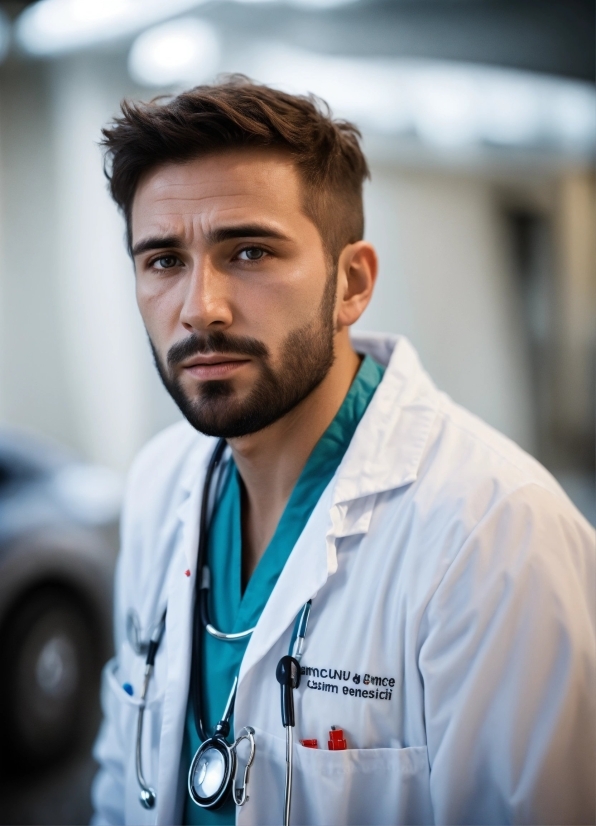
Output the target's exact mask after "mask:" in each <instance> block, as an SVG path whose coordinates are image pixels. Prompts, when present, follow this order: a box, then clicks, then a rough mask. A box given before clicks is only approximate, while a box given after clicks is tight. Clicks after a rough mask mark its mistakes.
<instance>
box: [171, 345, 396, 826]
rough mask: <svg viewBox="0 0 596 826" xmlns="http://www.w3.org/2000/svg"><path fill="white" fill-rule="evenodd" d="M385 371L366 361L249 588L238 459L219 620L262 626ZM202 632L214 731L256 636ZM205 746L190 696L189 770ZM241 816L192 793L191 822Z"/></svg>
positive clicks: (218, 568) (220, 578)
mask: <svg viewBox="0 0 596 826" xmlns="http://www.w3.org/2000/svg"><path fill="white" fill-rule="evenodd" d="M384 372H385V368H384V367H381V365H379V364H378V363H377V362H376V361H374V360H373V359H372V358H371V357H370V356H365V357H364V359H363V360H362V363H361V365H360V368H359V370H358V372H357V374H356V376H355V378H354V381H353V382H352V385H351V387H350V389H349V391H348V393H347V395H346V397H345V399H344V401H343V403H342V405H341V407H340V408H339V410H338V412H337V414H336V416H335V418H334V419H333V421H332V422H331V424H330V425H329V427H328V428H327V430H326V431H325V432H324V433H323V435H322V436H321V438H320V439H319V441H318V442H317V444H316V445H315V447H314V449H313V451H312V453H311V454H310V456H309V458H308V460H307V462H306V465H305V466H304V469H303V470H302V473H301V474H300V477H299V479H298V481H297V482H296V485H295V486H294V489H293V491H292V494H291V495H290V498H289V500H288V503H287V505H286V507H285V509H284V512H283V514H282V516H281V519H280V520H279V523H278V525H277V528H276V530H275V533H274V534H273V537H272V539H271V541H270V542H269V545H268V546H267V548H266V550H265V552H264V554H263V556H262V557H261V559H260V561H259V563H258V565H257V567H256V568H255V570H254V573H253V574H252V576H251V578H250V580H249V581H248V583H247V585H246V589H245V591H244V593H242V528H241V526H242V521H241V501H242V498H241V480H240V477H239V474H238V471H237V469H236V466H235V465H234V462H233V461H232V460H231V461H230V463H229V465H228V468H227V470H226V477H225V479H224V481H223V484H222V488H221V492H220V495H219V499H218V501H217V503H216V505H215V509H214V512H213V516H212V519H211V525H210V529H209V538H208V543H207V559H208V563H209V568H210V570H211V603H210V612H211V617H212V622H213V623H214V624H215V625H216V627H218V628H220V629H221V630H222V631H226V632H228V633H230V632H237V631H244V630H245V629H247V628H252V627H253V626H255V625H256V624H257V622H258V619H259V617H260V615H261V612H262V611H263V608H264V607H265V605H266V603H267V600H268V599H269V596H270V594H271V592H272V591H273V588H274V587H275V583H276V582H277V579H278V577H279V575H280V573H281V571H282V570H283V567H284V565H285V563H286V560H287V559H288V557H289V555H290V553H291V552H292V549H293V547H294V545H295V544H296V542H297V540H298V538H299V536H300V534H301V533H302V531H303V530H304V527H305V525H306V523H307V522H308V519H309V517H310V515H311V513H312V512H313V510H314V508H315V506H316V504H317V502H318V501H319V499H320V497H321V494H322V493H323V491H324V490H325V488H326V487H327V485H328V484H329V482H330V481H331V479H332V478H333V475H334V474H335V471H336V470H337V468H338V467H339V464H340V462H341V460H342V459H343V457H344V454H345V452H346V450H347V449H348V445H349V444H350V441H351V440H352V437H353V435H354V433H355V431H356V428H357V427H358V424H359V422H360V420H361V419H362V416H363V415H364V413H365V411H366V408H367V407H368V405H369V404H370V401H371V399H372V397H373V395H374V392H375V390H376V389H377V387H378V385H379V384H380V382H381V379H382V378H383V374H384ZM202 634H203V640H202V649H203V663H202V665H203V667H202V675H203V680H202V692H203V715H204V722H205V726H206V729H207V730H208V731H210V732H211V731H213V729H214V728H215V726H216V725H217V723H218V722H219V720H220V719H221V716H222V713H223V710H224V707H225V704H226V700H227V698H228V695H229V693H230V689H231V687H232V683H233V681H234V677H235V676H236V675H237V674H238V672H239V670H240V664H241V662H242V658H243V656H244V652H245V650H246V647H247V645H248V640H249V638H248V637H246V638H244V639H242V640H238V641H234V642H226V641H223V640H218V639H215V638H214V637H212V636H211V635H210V634H208V633H207V632H206V631H205V630H204V629H202ZM232 731H233V726H232ZM229 739H230V740H231V739H232V738H231V736H230V738H229ZM199 745H200V740H199V737H198V735H197V732H196V727H195V724H194V717H193V712H192V703H191V702H190V698H189V703H188V712H187V717H186V731H185V737H184V746H183V754H182V760H183V765H184V770H185V772H186V773H188V769H189V767H190V763H191V761H192V757H193V755H194V754H195V752H196V750H197V749H198V747H199ZM257 748H258V745H257ZM235 820H236V806H235V804H234V802H233V801H232V799H231V798H230V799H229V800H228V802H227V803H226V804H225V805H224V806H223V807H222V808H221V809H218V810H217V811H208V810H205V809H201V808H200V807H199V806H196V805H195V804H194V803H193V802H192V800H191V798H190V795H188V793H187V794H186V799H185V807H184V818H183V823H185V824H233V823H235Z"/></svg>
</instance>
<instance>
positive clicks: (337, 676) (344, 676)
mask: <svg viewBox="0 0 596 826" xmlns="http://www.w3.org/2000/svg"><path fill="white" fill-rule="evenodd" d="M300 673H301V675H302V676H303V677H305V678H306V680H305V681H304V682H302V685H306V686H307V688H310V689H313V690H314V691H325V692H327V693H330V694H339V692H340V688H341V692H342V694H344V695H345V696H346V697H360V698H361V699H365V700H391V697H392V695H393V688H394V687H395V677H378V676H376V675H374V674H368V673H365V674H363V675H360V674H358V673H356V672H353V673H352V672H351V671H345V670H343V669H342V670H338V669H336V668H316V667H315V666H310V665H303V666H302V667H301V669H300ZM350 678H351V680H350ZM350 681H351V682H352V683H353V684H354V685H356V686H359V687H358V688H353V687H352V685H349V683H350ZM342 683H343V685H342ZM346 683H348V684H347V685H346Z"/></svg>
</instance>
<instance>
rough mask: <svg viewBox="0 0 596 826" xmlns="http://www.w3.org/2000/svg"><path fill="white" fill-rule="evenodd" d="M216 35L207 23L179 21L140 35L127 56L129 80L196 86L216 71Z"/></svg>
mask: <svg viewBox="0 0 596 826" xmlns="http://www.w3.org/2000/svg"><path fill="white" fill-rule="evenodd" d="M219 56H220V46H219V38H218V36H217V32H216V31H215V29H214V28H213V26H211V25H210V24H208V23H205V22H203V21H202V20H197V19H195V18H192V17H190V18H181V19H178V20H172V21H171V22H169V23H163V24H162V25H161V26H155V27H154V28H152V29H149V30H148V31H146V32H143V34H140V35H139V36H138V37H137V39H136V40H135V42H134V43H133V45H132V48H131V50H130V54H129V57H128V69H129V71H130V74H131V77H132V78H133V79H134V80H136V81H137V83H141V84H143V85H144V86H151V87H154V88H155V87H160V86H176V85H193V86H194V85H196V84H198V83H203V82H205V81H206V80H209V79H210V78H211V77H212V76H213V75H214V74H215V72H216V71H217V68H218V64H219Z"/></svg>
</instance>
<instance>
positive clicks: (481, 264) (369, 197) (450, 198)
mask: <svg viewBox="0 0 596 826" xmlns="http://www.w3.org/2000/svg"><path fill="white" fill-rule="evenodd" d="M366 217H367V227H366V235H367V237H368V238H369V240H371V241H372V242H373V243H374V244H375V246H376V248H377V251H378V253H379V258H380V275H379V281H378V285H377V289H376V292H375V295H374V298H373V300H372V303H371V306H370V307H369V309H368V310H367V312H366V313H365V315H364V317H363V319H362V321H361V322H360V325H359V326H360V327H362V328H369V329H375V330H390V331H392V332H400V333H404V334H405V335H407V336H408V337H409V338H410V339H411V340H412V342H413V343H414V345H415V346H416V348H417V349H418V351H419V354H420V356H421V358H422V360H423V362H424V364H425V366H426V368H427V369H428V371H429V372H430V373H431V375H432V377H433V379H434V380H435V382H436V383H437V385H438V386H439V387H440V388H441V389H443V390H445V391H446V392H448V393H449V394H450V395H451V396H452V397H453V398H454V399H455V400H456V401H457V402H459V403H461V404H463V405H464V406H465V407H468V408H469V409H470V410H472V411H473V412H475V413H477V414H478V415H479V416H481V417H482V418H484V419H486V420H487V421H488V422H489V423H491V424H492V425H494V426H495V427H497V428H498V429H499V430H502V431H503V432H505V433H506V434H507V435H509V436H511V437H512V438H513V439H515V440H516V441H518V442H519V443H520V444H522V445H523V446H524V447H526V448H527V449H530V450H531V449H532V448H533V447H534V433H533V424H532V415H531V400H530V398H529V392H530V391H529V388H530V386H531V382H530V377H529V366H528V363H527V359H526V355H525V345H524V335H523V327H522V319H521V314H520V308H519V300H518V296H517V293H516V285H515V283H514V282H513V277H512V275H511V273H510V267H509V264H508V262H507V258H506V254H505V249H504V243H503V239H502V237H501V223H500V215H499V214H498V211H497V204H496V203H495V191H494V186H493V185H492V184H491V182H490V180H486V179H483V178H472V177H466V176H465V175H463V174H462V173H459V174H458V175H456V174H448V173H445V172H440V171H434V172H432V173H430V172H423V171H413V170H406V169H401V170H400V169H399V168H395V167H393V168H392V167H388V166H382V167H376V168H375V167H373V170H372V183H371V184H370V186H369V187H368V189H367V194H366Z"/></svg>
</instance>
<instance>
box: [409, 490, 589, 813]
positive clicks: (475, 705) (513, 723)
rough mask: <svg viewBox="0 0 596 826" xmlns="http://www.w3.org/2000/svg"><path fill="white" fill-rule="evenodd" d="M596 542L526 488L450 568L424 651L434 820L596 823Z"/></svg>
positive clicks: (547, 496)
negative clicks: (595, 820)
mask: <svg viewBox="0 0 596 826" xmlns="http://www.w3.org/2000/svg"><path fill="white" fill-rule="evenodd" d="M594 544H595V543H594V532H593V531H592V530H591V528H590V526H589V525H588V523H587V522H585V520H583V518H582V517H580V515H579V514H578V513H577V512H576V511H575V509H574V508H573V507H572V505H571V504H570V503H568V502H567V500H565V499H563V498H562V497H559V496H556V495H555V494H553V493H552V492H550V491H548V490H546V489H543V488H542V487H540V486H539V485H526V486H524V487H522V488H520V489H519V490H517V491H516V492H514V493H513V494H511V495H510V496H508V497H506V498H505V499H503V500H502V501H501V502H500V503H499V504H497V505H496V506H495V507H494V508H493V509H492V511H491V512H489V513H488V514H487V515H486V516H485V518H484V519H483V520H482V522H481V523H480V524H479V525H477V527H476V528H475V530H474V531H473V532H472V534H471V535H470V536H469V538H468V539H467V541H466V542H465V544H464V546H463V547H462V548H461V550H460V552H459V553H458V554H457V556H456V557H455V559H454V560H453V562H452V563H451V565H450V567H449V568H448V570H447V572H446V574H445V576H444V577H443V579H442V581H441V583H440V585H439V587H438V588H437V590H436V592H435V594H434V595H433V597H432V599H431V601H430V603H429V605H428V607H427V611H426V616H425V620H424V629H423V634H422V636H421V644H420V649H419V665H420V672H421V676H422V680H423V684H424V692H425V701H424V702H425V719H426V729H427V743H428V751H429V761H430V767H431V797H432V802H433V809H434V814H435V822H436V823H449V824H468V823H470V824H471V823H474V824H480V823H482V824H485V823H486V824H488V823H491V824H492V823H494V824H507V823H539V824H550V823H552V824H583V823H594V808H595V778H596V765H595V762H596V761H595V758H596V742H595V740H596V713H595V705H596V676H595V670H596V667H595V645H596V643H595V636H596V634H595V620H594V613H593V612H594V584H595V582H596V579H595V577H596V572H595V553H594Z"/></svg>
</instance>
